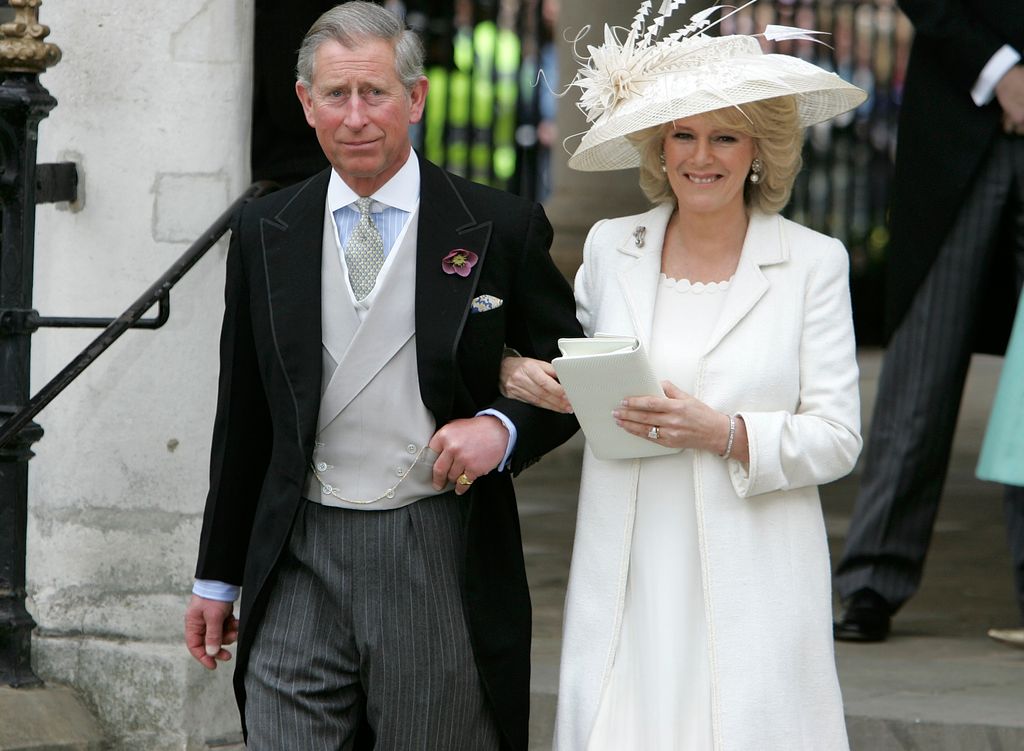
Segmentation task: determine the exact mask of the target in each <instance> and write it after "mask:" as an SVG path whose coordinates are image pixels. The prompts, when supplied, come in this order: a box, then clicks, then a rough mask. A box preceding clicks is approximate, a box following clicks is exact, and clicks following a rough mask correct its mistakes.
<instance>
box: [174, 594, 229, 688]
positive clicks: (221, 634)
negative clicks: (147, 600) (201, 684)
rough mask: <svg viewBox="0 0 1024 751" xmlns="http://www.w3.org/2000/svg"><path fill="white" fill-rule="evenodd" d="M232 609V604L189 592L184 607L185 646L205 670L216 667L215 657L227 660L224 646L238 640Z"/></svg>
mask: <svg viewBox="0 0 1024 751" xmlns="http://www.w3.org/2000/svg"><path fill="white" fill-rule="evenodd" d="M233 610H234V603H231V602H221V601H220V600H207V599H206V598H205V597H200V596H199V595H192V599H191V600H189V603H188V607H187V608H185V646H186V647H188V651H189V652H191V653H192V656H193V657H195V658H196V660H198V661H199V664H201V665H202V666H203V667H204V668H206V669H207V670H216V668H217V661H218V660H219V661H221V662H226V661H227V660H230V659H231V653H230V652H228V651H227V650H226V649H224V645H225V644H234V643H235V641H236V640H237V639H238V619H237V618H235V616H234V614H233V612H232V611H233Z"/></svg>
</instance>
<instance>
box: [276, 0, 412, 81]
mask: <svg viewBox="0 0 1024 751" xmlns="http://www.w3.org/2000/svg"><path fill="white" fill-rule="evenodd" d="M375 39H379V40H381V41H384V42H389V43H390V44H391V46H392V47H393V48H394V50H395V73H396V74H398V80H400V81H401V82H402V85H403V86H405V89H406V91H411V90H412V87H413V86H414V85H415V84H416V81H418V80H419V79H420V77H421V76H422V75H423V57H424V53H423V43H422V42H421V41H420V38H419V37H418V36H417V35H416V32H415V31H412V30H411V29H407V28H406V27H405V25H404V24H403V23H402V21H401V20H400V19H399V18H398V17H397V16H396V15H395V14H394V13H392V12H391V11H389V10H385V9H384V8H382V7H381V6H379V5H377V4H376V3H369V2H363V0H352V2H347V3H342V4H341V5H336V6H334V7H333V8H331V9H330V10H329V11H327V12H326V13H324V14H323V15H322V16H320V18H318V19H317V20H316V21H315V22H314V23H313V25H312V26H310V27H309V31H307V32H306V36H305V37H303V39H302V45H301V46H300V47H299V58H298V61H297V63H296V65H295V78H296V79H297V80H298V82H299V83H301V84H302V85H303V86H305V87H306V88H307V89H309V88H310V86H311V85H312V83H313V63H314V60H315V58H316V51H317V50H318V49H319V48H320V45H321V44H323V43H324V42H337V43H338V44H340V45H341V46H342V47H345V48H347V49H355V48H357V47H359V46H360V45H362V44H364V43H366V42H368V41H372V40H375Z"/></svg>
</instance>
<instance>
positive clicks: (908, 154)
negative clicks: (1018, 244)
mask: <svg viewBox="0 0 1024 751" xmlns="http://www.w3.org/2000/svg"><path fill="white" fill-rule="evenodd" d="M899 6H900V8H901V9H902V10H903V12H904V13H906V15H907V16H908V17H909V18H910V20H911V21H912V22H913V24H914V34H915V36H914V42H913V47H912V48H911V52H910V60H909V63H908V67H907V74H906V84H905V89H904V96H903V102H902V105H901V111H900V121H899V136H898V142H897V151H896V167H895V171H894V175H893V187H892V204H891V242H890V245H889V257H888V275H887V290H888V293H887V310H886V313H887V315H886V321H887V329H888V331H889V333H891V331H892V329H893V328H895V326H896V325H898V324H899V322H900V320H901V319H902V318H903V316H904V314H905V313H906V311H907V309H908V308H909V307H910V303H911V301H912V300H913V297H914V294H915V293H916V292H917V289H918V288H919V287H920V285H921V283H922V282H923V281H924V278H925V276H926V275H927V273H928V270H929V269H930V268H931V266H932V264H933V263H934V261H935V258H936V255H937V254H938V252H939V248H940V246H941V245H942V242H943V240H944V239H945V237H946V235H947V233H948V232H949V230H950V227H951V225H952V223H953V221H954V219H956V216H957V210H958V209H959V207H960V205H961V203H962V202H963V200H964V197H965V195H966V194H967V191H968V190H969V188H970V186H971V184H972V182H973V180H974V179H975V177H976V176H977V174H978V170H979V168H980V167H981V165H982V163H983V161H984V159H985V157H986V156H987V155H988V153H989V150H990V148H991V146H992V143H993V142H994V140H995V138H997V136H998V135H999V133H1000V131H1001V124H1002V115H1001V113H1002V110H1001V108H1000V107H999V104H998V103H997V102H995V101H993V102H992V103H990V104H988V105H986V106H984V107H978V106H977V105H976V104H975V103H974V101H973V100H972V99H971V88H972V87H973V86H974V83H975V81H976V80H977V78H978V75H979V74H980V73H981V71H982V68H984V67H985V64H986V63H987V62H988V61H989V59H990V58H991V57H992V55H994V54H995V53H996V51H997V50H998V49H999V48H1000V47H1002V46H1003V45H1004V44H1009V45H1010V46H1011V47H1013V48H1014V49H1016V50H1018V51H1020V50H1024V0H900V2H899ZM1011 260H1012V258H1011V254H1010V253H1006V254H1003V255H1002V256H1001V257H1000V258H999V259H998V261H999V263H997V264H996V265H995V266H994V267H993V269H992V275H991V279H992V282H991V290H992V294H990V295H988V296H987V297H986V310H984V311H983V312H982V320H981V321H980V322H979V324H980V325H979V329H978V332H977V333H978V336H977V337H976V341H975V346H976V349H977V350H979V351H986V352H1001V351H1002V348H1004V347H1005V344H1006V338H1007V336H1008V333H1009V326H1010V322H1011V321H1012V317H1013V316H1012V311H1013V305H1014V304H1015V302H1016V299H1015V295H1014V287H1013V279H1014V275H1013V271H1012V267H1011V266H1010V263H1011Z"/></svg>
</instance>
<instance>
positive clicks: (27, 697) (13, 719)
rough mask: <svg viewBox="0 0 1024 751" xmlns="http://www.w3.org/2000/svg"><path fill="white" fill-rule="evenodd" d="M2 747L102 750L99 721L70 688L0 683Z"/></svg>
mask: <svg viewBox="0 0 1024 751" xmlns="http://www.w3.org/2000/svg"><path fill="white" fill-rule="evenodd" d="M0 718H3V722H0V751H102V750H103V749H105V748H107V746H106V744H105V743H104V737H103V733H102V732H101V731H100V727H99V724H98V723H97V722H96V719H95V718H94V717H93V716H92V714H91V713H90V712H89V710H88V709H86V707H85V705H84V704H83V703H82V701H81V700H80V699H79V698H78V695H77V694H75V692H74V691H72V690H71V689H69V688H66V687H63V686H53V685H47V686H42V687H39V688H10V687H9V686H3V687H0Z"/></svg>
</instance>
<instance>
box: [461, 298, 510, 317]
mask: <svg viewBox="0 0 1024 751" xmlns="http://www.w3.org/2000/svg"><path fill="white" fill-rule="evenodd" d="M503 302H505V301H504V300H502V299H501V298H500V297H495V296H494V295H480V296H479V297H474V298H473V302H472V303H471V304H470V308H469V312H470V313H485V312H487V311H488V310H494V309H495V308H500V307H501V304H502V303H503Z"/></svg>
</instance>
